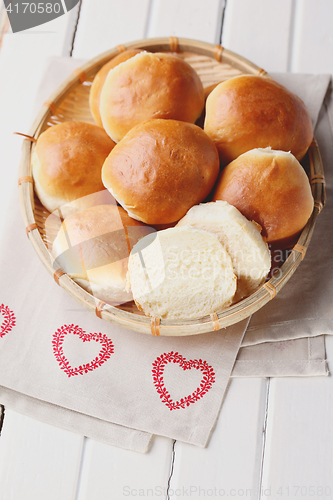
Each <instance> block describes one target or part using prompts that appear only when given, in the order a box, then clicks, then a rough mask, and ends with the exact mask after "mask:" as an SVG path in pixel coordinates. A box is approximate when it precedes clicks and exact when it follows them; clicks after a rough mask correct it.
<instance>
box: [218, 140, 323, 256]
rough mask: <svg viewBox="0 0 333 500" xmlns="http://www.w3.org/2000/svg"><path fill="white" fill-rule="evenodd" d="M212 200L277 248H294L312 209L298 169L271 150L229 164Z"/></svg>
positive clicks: (282, 153) (306, 184) (290, 158)
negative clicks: (253, 226)
mask: <svg viewBox="0 0 333 500" xmlns="http://www.w3.org/2000/svg"><path fill="white" fill-rule="evenodd" d="M213 200H214V201H216V200H224V201H227V202H228V203H230V204H231V205H234V206H235V207H236V208H238V210H239V211H240V212H241V213H242V214H243V215H244V216H245V217H246V218H247V219H248V220H253V221H255V222H256V223H257V224H259V225H260V226H261V227H262V235H263V236H264V237H265V238H266V240H267V242H268V243H271V244H274V245H275V246H280V247H281V248H282V247H287V246H290V245H293V244H295V242H296V240H297V237H298V235H299V233H300V231H301V230H302V229H303V227H304V226H305V224H306V223H307V221H308V219H309V217H310V215H311V214H312V210H313V205H314V201H313V196H312V193H311V187H310V182H309V179H308V177H307V175H306V173H305V170H304V168H303V167H302V165H301V164H300V163H299V162H298V161H297V160H296V158H295V157H294V156H293V155H292V154H291V153H287V152H285V151H274V150H272V149H271V148H265V149H253V150H252V151H248V152H247V153H244V154H243V155H241V156H239V157H238V158H237V159H236V160H234V161H233V162H231V163H229V165H227V166H226V167H225V168H224V169H223V170H222V172H221V174H220V176H219V178H218V180H217V183H216V185H215V189H214V193H213Z"/></svg>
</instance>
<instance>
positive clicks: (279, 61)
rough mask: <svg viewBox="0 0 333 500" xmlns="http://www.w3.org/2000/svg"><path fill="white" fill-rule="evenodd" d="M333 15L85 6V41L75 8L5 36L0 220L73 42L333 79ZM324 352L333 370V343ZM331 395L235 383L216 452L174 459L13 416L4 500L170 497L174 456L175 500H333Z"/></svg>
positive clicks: (151, 3) (192, 4)
mask: <svg viewBox="0 0 333 500" xmlns="http://www.w3.org/2000/svg"><path fill="white" fill-rule="evenodd" d="M332 5H333V4H332V0H279V2H276V1H275V0H227V1H226V2H225V1H224V0H208V1H205V2H203V1H202V0H98V2H96V0H82V6H81V11H80V17H79V20H78V27H77V31H75V22H76V19H77V15H78V8H76V9H73V11H72V12H71V13H70V14H68V15H67V16H63V17H61V18H58V19H57V20H55V21H52V22H51V23H48V24H47V25H44V26H41V27H38V30H37V29H35V30H29V32H24V33H21V34H15V35H13V34H10V33H9V34H7V35H4V37H3V44H2V47H1V50H0V109H1V115H2V117H5V119H3V118H2V119H1V121H0V127H1V129H0V132H1V133H0V140H1V152H2V162H1V169H2V174H3V179H6V184H5V183H4V182H2V184H1V187H0V189H1V195H0V210H1V213H4V209H5V207H6V206H7V205H8V200H9V194H8V193H10V190H11V189H12V188H13V189H14V188H16V178H17V170H18V162H19V157H20V151H19V148H20V144H21V140H20V139H19V138H17V137H15V136H13V135H12V132H13V131H15V130H16V131H21V132H26V131H27V130H28V128H29V126H30V123H31V121H32V116H31V112H32V109H33V102H34V93H35V91H36V89H37V86H38V82H39V80H40V78H41V75H42V72H43V68H44V63H45V60H46V58H47V57H49V56H54V55H69V54H70V52H71V50H72V40H73V39H74V46H73V51H72V54H73V57H76V58H84V59H85V58H90V57H93V56H95V55H97V54H99V53H101V52H103V51H105V50H108V49H110V48H112V47H113V46H116V45H118V44H121V43H126V42H128V41H132V40H135V39H139V38H144V37H148V36H149V37H155V36H168V35H172V36H179V37H188V38H197V39H201V40H206V41H209V42H213V43H220V42H221V43H222V45H224V46H225V47H226V48H228V49H230V50H233V51H235V52H238V53H240V54H241V55H243V56H245V57H247V58H249V59H250V60H252V61H253V62H254V63H256V64H257V65H259V66H261V67H263V68H265V69H266V70H267V71H272V72H273V71H275V72H278V71H294V72H296V71H297V72H307V73H311V72H314V73H315V72H324V73H333V38H332V31H331V25H332V20H333V14H332V9H333V6H332ZM223 14H224V16H223ZM222 21H223V24H222ZM221 31H222V38H220V33H221ZM8 186H11V188H10V189H9V188H8ZM0 234H1V222H0ZM327 346H328V359H329V360H333V338H330V339H328V342H327ZM331 364H333V361H331ZM331 369H332V367H331ZM268 388H269V392H268ZM332 395H333V378H332V377H328V378H316V379H308V378H307V379H290V378H285V379H273V380H271V381H270V383H269V384H268V383H267V381H266V380H265V379H251V380H245V379H239V380H232V382H231V384H230V388H229V391H228V393H227V396H226V398H225V401H224V403H223V406H222V411H221V415H220V418H219V420H218V423H217V426H216V429H215V431H214V435H213V439H212V440H211V442H210V444H209V446H208V447H207V448H206V449H199V448H194V447H192V446H189V445H184V444H182V443H179V442H177V443H176V444H175V448H174V450H175V453H174V456H173V455H172V444H173V443H172V441H171V440H169V439H165V438H156V440H155V442H154V445H153V448H152V450H151V452H150V453H148V454H147V455H141V454H136V453H134V452H129V451H125V450H120V449H117V448H113V447H109V446H106V445H102V444H100V443H97V442H95V441H93V440H90V439H86V438H83V437H81V436H77V435H76V434H72V433H69V432H67V431H63V430H61V429H57V428H54V427H51V426H48V425H46V424H42V423H40V422H37V421H34V420H32V419H29V418H27V417H24V416H22V415H19V414H18V413H15V412H13V411H10V410H9V409H7V410H6V412H5V418H4V423H3V428H2V431H1V437H0V500H31V499H32V498H34V500H45V499H48V500H52V499H53V498H54V499H61V500H67V499H68V500H97V499H98V500H104V499H105V500H106V499H111V498H112V499H117V500H118V499H121V498H123V497H126V496H129V497H130V498H131V497H132V496H139V495H140V491H139V490H140V489H143V490H144V492H145V493H146V497H148V498H149V496H148V495H150V498H166V495H165V494H164V493H166V488H167V486H168V476H169V471H170V466H171V463H172V456H173V458H174V463H173V474H172V477H171V482H170V491H169V494H170V495H169V496H170V498H175V497H176V498H177V497H178V498H187V497H190V498H196V499H197V498H198V499H199V498H204V497H205V496H204V494H205V495H206V497H213V498H214V494H215V497H216V496H217V497H218V494H219V493H220V495H219V496H220V497H223V496H227V494H228V496H229V497H234V498H251V499H252V498H253V499H259V498H260V493H259V489H260V484H262V486H263V492H262V495H261V498H302V499H307V498H309V499H310V498H333V482H332V477H333V475H332V470H333V456H332V451H331V448H332V447H331V444H330V443H331V442H332V437H333V436H332V433H333V426H332V421H333V419H332V417H333V403H332V400H333V397H332ZM0 403H1V401H0ZM266 420H267V426H266ZM263 431H265V432H263ZM60 478H61V479H60ZM297 486H298V487H299V489H298V490H297V492H296V489H295V487H297ZM191 487H192V490H191V491H190V489H189V488H191ZM280 487H282V490H279V488H280ZM301 487H303V489H301ZM156 488H157V489H156ZM195 488H196V489H195ZM199 488H201V490H200V489H199ZM287 488H289V490H288V489H287ZM310 488H311V489H310ZM313 488H314V490H313ZM320 488H323V490H321V489H320ZM325 488H326V490H325ZM328 488H331V490H330V496H329V495H325V493H328V492H329V490H328ZM148 490H152V491H153V494H154V496H153V495H152V494H151V493H150V492H149V491H148ZM222 490H223V491H224V492H225V494H224V495H222V493H223V491H222ZM214 492H216V493H214ZM313 492H314V494H313ZM172 493H173V495H171V494H172ZM189 493H191V495H189ZM269 493H270V495H271V496H269V495H268V494H269ZM280 493H281V494H280ZM296 493H297V495H298V496H297V495H296ZM321 493H322V494H321ZM274 495H275V496H274ZM141 496H142V495H141Z"/></svg>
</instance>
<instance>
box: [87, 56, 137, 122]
mask: <svg viewBox="0 0 333 500" xmlns="http://www.w3.org/2000/svg"><path fill="white" fill-rule="evenodd" d="M139 52H141V50H139V49H133V50H125V51H124V52H121V53H120V54H118V55H117V56H116V57H114V58H113V59H111V61H109V62H108V63H106V64H104V66H103V67H102V68H101V69H100V70H99V72H98V73H97V74H96V76H95V78H94V81H93V83H92V86H91V89H90V94H89V105H90V111H91V114H92V115H93V117H94V120H95V122H96V123H97V125H99V126H100V127H103V123H102V120H101V115H100V112H99V101H100V96H101V92H102V87H103V85H104V82H105V78H106V77H107V75H108V73H109V71H110V69H112V68H114V67H115V66H117V65H118V64H120V63H122V62H124V61H127V59H130V58H131V57H133V56H135V55H136V54H138V53H139Z"/></svg>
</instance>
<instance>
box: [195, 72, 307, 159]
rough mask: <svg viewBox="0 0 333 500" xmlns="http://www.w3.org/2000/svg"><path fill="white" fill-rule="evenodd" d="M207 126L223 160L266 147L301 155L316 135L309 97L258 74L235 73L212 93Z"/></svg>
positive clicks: (208, 99)
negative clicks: (307, 99)
mask: <svg viewBox="0 0 333 500" xmlns="http://www.w3.org/2000/svg"><path fill="white" fill-rule="evenodd" d="M204 130H205V132H206V133H207V134H208V135H209V137H210V138H211V139H212V140H213V142H214V143H215V145H216V147H217V149H218V151H219V155H220V159H221V163H222V164H223V165H226V164H228V163H229V162H231V161H233V160H234V159H235V158H237V157H238V156H239V155H241V154H243V153H245V152H246V151H249V150H251V149H254V148H266V147H271V148H272V149H276V150H282V151H291V153H292V154H293V155H294V156H295V157H296V158H297V159H298V160H301V159H302V158H303V156H304V155H305V153H306V151H307V150H308V148H309V146H310V144H311V142H312V139H313V130H312V123H311V118H310V115H309V112H308V110H307V108H306V106H305V104H304V103H303V101H302V100H301V99H300V98H299V97H298V96H296V95H295V94H293V93H292V92H290V91H289V90H288V89H286V88H285V87H283V86H282V85H280V84H279V83H277V82H275V81H274V80H272V79H270V78H266V77H262V76H255V75H242V76H237V77H234V78H231V79H230V80H227V81H225V82H222V83H220V84H219V85H218V86H217V87H216V88H215V89H214V90H213V91H212V92H211V93H210V95H209V96H208V98H207V101H206V117H205V124H204Z"/></svg>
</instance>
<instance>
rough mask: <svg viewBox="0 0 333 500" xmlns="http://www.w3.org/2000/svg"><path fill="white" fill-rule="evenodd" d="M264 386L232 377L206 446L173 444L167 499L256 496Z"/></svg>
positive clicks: (259, 465)
mask: <svg viewBox="0 0 333 500" xmlns="http://www.w3.org/2000/svg"><path fill="white" fill-rule="evenodd" d="M266 387H267V384H266V380H265V379H233V380H232V381H231V383H230V387H229V390H228V392H227V395H226V397H225V401H224V403H223V405H222V409H221V413H220V416H219V419H218V422H217V425H216V428H215V430H214V431H213V434H212V438H211V441H210V443H209V445H208V447H207V448H205V449H201V448H196V447H194V446H190V445H187V444H184V443H180V442H177V443H176V446H175V463H174V472H173V475H172V479H171V484H170V488H171V490H172V491H170V498H173V496H172V495H171V493H173V494H174V495H177V494H179V493H177V492H182V494H183V497H184V498H185V496H186V494H188V496H190V497H191V499H193V500H199V499H201V498H203V497H205V498H206V497H214V498H215V496H216V497H218V498H220V497H235V498H241V497H244V498H247V499H257V498H258V487H259V480H260V470H261V457H262V445H263V425H264V417H265V405H266ZM183 497H182V498H183Z"/></svg>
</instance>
